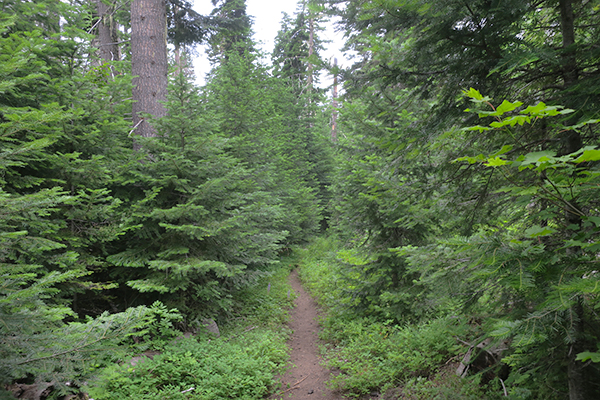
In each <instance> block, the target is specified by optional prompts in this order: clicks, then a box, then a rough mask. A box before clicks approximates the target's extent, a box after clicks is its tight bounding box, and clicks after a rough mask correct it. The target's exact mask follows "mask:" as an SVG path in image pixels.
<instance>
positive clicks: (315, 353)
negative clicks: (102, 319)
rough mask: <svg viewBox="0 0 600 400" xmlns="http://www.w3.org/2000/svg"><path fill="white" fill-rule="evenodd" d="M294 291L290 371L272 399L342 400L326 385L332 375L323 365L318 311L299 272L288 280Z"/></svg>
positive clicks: (284, 375)
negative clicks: (320, 350) (305, 288)
mask: <svg viewBox="0 0 600 400" xmlns="http://www.w3.org/2000/svg"><path fill="white" fill-rule="evenodd" d="M289 280H290V284H291V285H292V289H293V290H294V292H295V293H296V294H297V296H298V297H297V298H296V300H295V301H294V303H295V307H294V309H293V310H291V312H290V317H291V321H290V324H289V327H290V329H292V331H293V334H292V336H291V338H290V341H289V342H288V345H289V346H290V348H291V353H290V363H291V364H292V366H291V368H290V369H289V370H288V371H287V372H286V373H284V374H283V375H281V376H280V377H279V380H280V382H281V384H282V385H281V389H280V392H279V393H277V394H274V395H272V396H271V397H269V398H270V399H285V400H342V399H343V397H342V396H341V394H340V393H338V392H335V391H332V390H331V389H329V388H328V387H327V386H326V385H325V382H326V381H327V380H329V379H330V375H331V372H330V371H329V370H328V369H327V368H325V367H323V366H322V365H321V362H322V359H321V357H320V356H319V348H318V343H319V336H318V331H319V322H318V316H319V313H318V308H317V303H316V302H315V300H314V299H313V298H312V297H310V296H309V295H308V293H306V291H305V290H304V289H303V288H302V284H301V282H300V278H299V277H298V271H296V270H294V271H292V273H291V274H290V277H289Z"/></svg>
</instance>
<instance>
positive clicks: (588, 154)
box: [575, 146, 600, 163]
mask: <svg viewBox="0 0 600 400" xmlns="http://www.w3.org/2000/svg"><path fill="white" fill-rule="evenodd" d="M598 160H600V150H596V149H594V148H593V147H591V146H589V147H586V148H585V149H584V150H583V154H582V155H581V156H579V157H578V158H577V159H576V160H575V162H576V163H582V162H585V161H598Z"/></svg>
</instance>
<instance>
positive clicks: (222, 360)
mask: <svg viewBox="0 0 600 400" xmlns="http://www.w3.org/2000/svg"><path fill="white" fill-rule="evenodd" d="M289 272H290V268H289V263H285V262H283V263H281V265H280V266H279V267H277V268H276V269H274V270H273V271H272V274H271V275H269V276H266V277H264V278H262V279H261V280H260V281H259V283H258V284H256V285H254V286H252V287H250V288H247V289H245V290H243V291H241V292H238V293H237V294H236V296H235V298H234V300H235V301H234V304H235V307H234V308H233V309H232V310H231V312H232V315H231V316H230V317H229V320H228V322H227V323H224V324H222V325H220V326H219V328H220V331H221V336H220V337H218V338H217V337H215V336H213V335H212V334H210V333H208V332H201V333H200V334H198V335H195V336H191V337H188V338H185V337H183V333H182V332H177V331H176V330H173V329H172V328H171V326H173V324H172V322H173V320H174V319H176V317H173V315H174V314H173V313H171V314H170V317H166V318H162V319H161V320H160V322H159V323H158V324H154V325H155V326H154V328H153V329H151V332H148V336H150V337H152V339H151V340H150V341H149V342H147V343H146V345H145V346H144V349H146V350H154V349H157V348H158V350H159V354H157V355H155V356H154V357H153V358H152V359H151V358H146V357H144V358H142V359H141V360H139V361H138V362H137V363H136V364H135V365H132V363H131V362H130V359H123V360H119V362H116V363H114V364H111V365H108V366H106V367H105V368H102V369H101V370H100V372H99V374H98V375H97V378H96V379H95V380H94V381H91V382H90V385H89V386H88V387H87V388H86V391H87V392H88V394H89V396H90V398H93V399H95V400H101V399H107V400H108V399H144V400H154V399H156V400H159V399H161V400H162V399H197V400H212V399H215V400H216V399H260V398H263V397H264V396H266V395H268V394H269V393H270V392H271V391H272V390H275V388H274V387H273V385H274V380H273V377H274V376H275V375H276V374H277V373H280V372H281V371H282V370H283V369H284V368H285V366H286V365H287V361H288V348H287V345H286V341H287V339H288V337H289V334H290V331H289V330H288V329H287V327H286V322H287V320H288V309H289V308H290V307H291V305H292V302H293V295H292V294H291V292H290V286H289V284H288V281H287V277H288V275H289ZM165 315H167V314H166V313H165ZM169 318H170V319H171V321H169ZM165 332H166V334H165ZM153 333H154V335H153ZM173 336H177V337H173ZM166 337H170V339H169V340H168V341H166V340H165V338H166ZM165 342H167V343H166V344H165ZM154 344H156V346H155V345H154ZM132 355H135V354H132Z"/></svg>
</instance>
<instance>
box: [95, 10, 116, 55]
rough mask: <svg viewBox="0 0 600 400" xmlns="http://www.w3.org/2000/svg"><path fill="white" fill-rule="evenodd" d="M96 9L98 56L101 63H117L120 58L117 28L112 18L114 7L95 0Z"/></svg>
mask: <svg viewBox="0 0 600 400" xmlns="http://www.w3.org/2000/svg"><path fill="white" fill-rule="evenodd" d="M96 6H97V8H98V18H99V21H98V27H97V29H98V37H97V40H98V55H99V56H100V58H101V59H102V60H103V62H111V61H118V60H119V59H120V58H121V56H120V52H119V45H118V44H117V39H118V38H117V27H116V24H115V22H114V18H113V16H112V13H113V10H114V6H112V5H111V6H109V5H107V4H105V3H104V2H103V1H102V0H96Z"/></svg>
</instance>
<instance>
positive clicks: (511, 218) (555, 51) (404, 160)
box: [0, 0, 600, 400]
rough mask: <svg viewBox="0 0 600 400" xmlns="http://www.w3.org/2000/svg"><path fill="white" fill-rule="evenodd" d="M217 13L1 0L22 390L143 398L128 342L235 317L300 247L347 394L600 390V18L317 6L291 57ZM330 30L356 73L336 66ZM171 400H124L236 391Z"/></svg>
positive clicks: (564, 11) (7, 253) (307, 10)
mask: <svg viewBox="0 0 600 400" xmlns="http://www.w3.org/2000/svg"><path fill="white" fill-rule="evenodd" d="M213 5H214V6H215V8H214V11H213V12H212V13H211V14H210V15H199V14H197V13H196V12H194V11H193V9H192V7H191V5H190V4H189V3H187V2H186V1H183V0H181V1H180V0H169V1H166V2H165V1H164V0H132V1H120V0H117V1H116V2H114V1H103V0H97V1H79V0H76V1H75V0H74V1H68V2H67V1H58V0H37V1H19V0H14V1H11V0H3V1H2V2H1V3H0V76H1V77H2V80H1V81H0V143H1V148H0V198H1V200H0V359H1V361H2V362H1V363H0V384H1V385H2V387H0V390H3V391H4V393H3V394H2V395H1V396H0V397H2V396H5V397H6V396H10V395H9V394H8V391H7V390H8V389H9V387H10V385H11V384H13V383H15V382H20V383H22V384H33V383H35V384H36V385H37V386H35V387H36V390H37V389H39V390H40V393H41V392H42V391H43V390H45V389H47V387H48V386H50V382H51V383H52V385H53V387H54V391H53V392H52V394H51V395H50V396H54V398H58V396H67V395H69V393H78V390H79V388H81V387H87V385H90V382H97V381H94V379H96V378H95V377H97V376H98V374H102V373H104V374H105V376H108V377H109V378H105V381H101V382H113V383H114V382H115V381H119V379H117V376H120V377H123V376H124V375H123V374H125V373H126V372H127V371H125V369H123V370H119V371H121V372H118V371H117V370H115V368H117V369H118V368H119V367H116V366H115V365H117V364H118V363H117V362H118V361H119V357H122V354H123V353H121V351H125V350H123V349H129V350H131V349H134V348H136V349H138V351H142V350H147V349H148V348H156V349H158V350H161V351H164V352H165V353H164V354H171V353H169V352H168V351H167V350H166V349H167V348H168V343H169V342H170V341H171V340H172V339H173V338H174V337H177V336H178V333H177V332H180V333H181V332H184V331H196V330H201V329H202V327H203V326H204V325H207V321H208V322H210V323H213V322H215V321H216V322H217V323H219V324H222V323H225V322H227V321H232V320H235V319H236V318H238V314H237V312H238V310H239V308H240V304H242V303H243V298H245V297H244V296H247V294H248V293H249V292H248V291H251V290H252V288H253V287H256V286H257V285H258V284H259V283H260V282H265V281H264V279H265V278H269V277H274V276H278V274H281V264H282V263H281V257H282V256H288V257H289V255H290V254H291V253H293V254H304V257H305V261H304V262H303V267H302V268H304V271H305V272H303V274H304V276H305V279H306V280H307V282H310V285H312V287H313V290H314V291H315V292H316V293H318V294H319V297H320V298H321V299H322V301H323V302H324V304H327V307H328V308H329V309H330V310H331V312H332V313H334V314H335V315H337V316H338V317H337V319H332V320H329V322H328V323H329V329H330V330H329V331H328V332H330V333H329V334H328V335H329V337H328V338H327V340H329V342H330V343H331V344H332V346H333V348H332V350H331V352H329V353H328V354H329V356H328V359H329V362H330V364H331V365H332V366H336V367H337V368H338V370H339V372H340V374H339V375H338V376H337V377H336V378H335V379H334V384H335V385H339V387H340V389H342V390H345V391H346V392H347V393H351V394H354V395H356V396H361V395H362V396H368V395H369V393H371V392H372V391H373V390H375V389H377V390H382V391H383V392H385V391H386V390H387V391H389V393H392V394H390V396H391V395H393V393H396V396H397V397H395V398H408V397H402V396H403V394H402V393H400V392H397V388H398V387H401V386H403V385H404V387H405V389H406V388H409V387H410V388H412V389H411V390H414V391H415V392H414V393H417V394H414V395H413V396H414V397H412V398H436V396H438V397H437V398H457V399H458V398H460V399H462V398H482V396H483V397H484V398H495V397H510V398H514V399H527V398H531V399H565V398H569V399H570V400H579V399H592V398H597V397H598V396H600V385H599V384H598V382H600V380H599V377H600V370H599V368H598V362H600V349H599V346H600V337H599V333H600V318H599V317H598V309H599V308H600V302H599V297H598V293H599V291H600V289H599V281H600V274H599V273H598V269H599V268H598V252H599V251H600V243H599V242H598V238H599V233H600V212H599V206H600V205H599V201H600V177H599V175H600V169H599V164H598V161H599V160H600V150H599V149H598V145H599V143H598V141H599V136H598V133H599V132H598V126H597V123H598V122H599V121H600V120H599V119H598V118H600V116H599V110H600V96H599V95H600V46H599V45H598V43H600V18H599V13H600V5H599V4H598V3H597V2H595V1H591V0H536V1H513V0H508V1H504V2H499V1H493V0H491V1H490V0H475V1H470V2H464V1H458V0H444V1H442V0H433V1H421V0H408V1H404V0H403V1H401V0H385V1H384V0H380V1H362V0H353V1H340V0H329V1H317V0H303V1H300V2H299V4H298V11H297V13H295V14H294V15H293V16H289V15H285V16H284V18H283V20H282V26H281V30H280V32H279V34H278V36H277V38H276V42H275V48H274V49H273V52H272V53H271V54H270V57H268V56H265V55H264V54H260V52H259V51H258V50H257V49H256V46H255V44H254V43H253V41H252V27H251V19H250V18H249V16H248V15H247V14H246V7H245V2H244V0H213ZM332 17H335V18H337V20H338V21H339V22H338V28H339V29H340V30H342V31H343V32H344V33H345V37H346V49H347V50H351V51H353V53H354V54H356V63H355V64H354V65H353V66H352V67H350V68H348V69H346V70H341V69H339V68H337V67H336V66H334V65H330V64H329V62H327V61H325V60H323V59H322V58H321V57H320V52H321V50H322V42H321V41H320V39H319V31H320V27H321V26H323V25H324V24H325V23H328V22H327V21H328V18H332ZM199 43H204V44H209V48H210V49H209V51H208V53H207V54H206V55H202V56H205V57H209V58H210V60H211V62H212V65H213V69H212V71H211V73H210V75H209V77H208V82H207V84H206V85H205V86H203V87H197V86H195V85H194V84H193V74H192V72H191V71H190V69H189V66H188V65H189V64H188V61H189V60H190V57H191V54H192V53H193V52H194V45H195V44H199ZM323 71H328V72H329V73H330V74H332V75H334V76H336V77H338V78H339V81H340V85H341V87H342V85H343V90H341V87H340V93H342V94H341V95H340V97H339V98H337V97H334V98H328V96H327V93H329V92H328V91H326V90H324V89H322V88H321V87H322V86H324V85H322V84H319V82H318V77H319V74H320V73H321V72H323ZM336 80H337V78H336ZM334 92H336V93H337V87H336V90H334ZM316 238H320V239H319V240H318V241H317V244H314V242H315V239H316ZM324 238H327V239H324ZM310 243H313V244H312V246H313V247H311V248H312V249H313V250H312V251H309V252H308V253H306V251H305V252H304V253H302V250H299V249H301V248H302V247H306V246H307V245H309V244H310ZM318 255H322V256H323V259H320V260H318V259H317V258H315V257H317V256H318ZM307 260H308V261H307ZM311 260H312V261H311ZM324 260H325V261H324ZM269 279H270V278H269ZM273 279H274V278H273ZM268 290H271V284H270V283H269V286H268ZM281 293H282V294H281V296H282V299H283V300H282V303H273V304H272V305H273V307H275V308H278V307H279V308H280V307H283V306H282V304H284V303H285V294H284V292H283V291H282V292H281ZM288 300H289V294H288ZM253 307H256V309H259V308H260V307H262V306H260V307H259V305H255V306H253ZM260 309H262V308H260ZM274 315H275V314H269V316H270V317H269V318H272V319H275V318H283V317H281V316H277V317H274ZM326 336H327V335H326ZM265 337H266V336H265V335H262V336H260V338H259V335H257V336H256V338H255V341H256V343H261V345H260V346H259V347H260V348H261V354H264V353H265V352H267V351H266V350H265V349H267V348H268V347H269V345H270V344H272V343H279V341H281V340H280V339H281V338H279V337H278V338H275V336H273V337H268V338H267V339H265ZM391 338H393V339H394V341H392V340H391ZM361 340H364V346H363V347H360V346H362V344H361V343H363V342H361ZM392 342H393V343H395V344H392ZM186 343H188V342H186ZM229 344H230V345H232V346H233V345H234V344H233V342H232V343H229ZM229 344H228V345H229ZM140 346H146V347H144V348H141V347H140ZM186 346H190V347H189V349H188V348H187V347H186V349H185V351H188V353H189V352H193V351H201V352H203V353H202V354H212V353H210V352H211V351H213V350H211V349H210V340H208V339H206V340H205V341H204V342H202V341H197V342H194V344H189V343H188V344H186ZM194 346H204V347H201V348H198V347H194ZM223 346H225V345H223ZM261 346H262V347H261ZM394 346H396V347H394ZM180 347H181V346H180ZM183 347H185V346H183ZM223 348H225V347H223ZM248 348H249V347H248V346H247V345H246V347H244V349H245V350H243V351H244V352H245V353H244V354H245V355H246V356H247V357H249V358H253V357H254V358H256V357H259V356H258V355H257V353H253V352H252V351H250V350H248ZM407 348H410V349H412V350H411V351H412V353H411V354H412V355H411V356H410V357H412V358H408V359H407V358H402V357H409V356H407V355H406V349H407ZM116 349H119V350H116ZM140 349H141V350H140ZM171 351H175V350H173V349H171ZM177 351H181V349H179V350H177ZM224 351H226V352H229V353H230V354H234V353H235V352H236V351H241V350H239V349H238V348H236V349H231V348H229V347H227V349H226V350H224ZM188 353H184V352H182V353H181V354H180V353H177V354H178V355H177V357H180V358H174V359H173V360H172V361H173V362H174V363H175V364H177V363H178V362H182V361H181V360H183V359H185V360H187V358H185V357H188V358H189V355H188ZM173 354H174V353H173ZM190 354H191V353H190ZM207 357H208V356H207ZM210 357H216V358H215V360H219V359H220V358H219V357H218V356H214V355H210ZM270 357H271V358H272V360H271V361H272V362H273V363H275V361H274V360H276V359H279V358H281V355H280V354H277V355H273V354H271V356H270ZM482 358H483V361H482ZM177 360H179V361H177ZM340 360H345V361H344V362H343V363H342V362H341V361H340ZM407 360H412V361H414V363H412V361H411V362H408V361H407ZM450 362H453V363H455V364H458V366H459V368H462V370H461V373H460V374H459V375H462V378H460V379H462V381H460V382H461V383H456V382H454V381H452V382H454V383H452V384H453V385H459V386H452V387H444V384H445V383H440V382H439V381H437V380H436V379H437V378H439V376H440V375H439V374H438V373H439V372H440V371H443V366H444V365H447V364H448V363H450ZM361 363H362V364H361ZM400 364H402V365H403V366H404V367H406V368H408V370H401V368H399V367H398V365H400ZM265 365H266V364H265ZM453 365H454V364H453ZM111 368H113V369H112V370H111ZM224 368H225V367H224ZM240 368H241V369H246V370H247V371H248V373H250V372H249V371H258V370H260V371H262V370H261V369H260V368H262V367H260V368H259V367H257V366H250V367H249V366H245V367H243V368H242V367H240ZM265 368H266V367H265ZM226 370H227V369H226V368H225V369H224V371H226ZM369 370H372V371H375V372H374V373H373V374H372V375H369V374H367V371H369ZM101 371H104V372H101ZM106 371H108V372H106ZM115 371H116V372H115ZM381 371H385V373H384V372H381ZM129 372H131V371H129ZM129 372H127V373H129ZM379 372H381V373H379ZM452 372H453V374H454V371H452ZM131 373H133V372H131ZM106 374H109V375H106ZM110 374H113V375H110ZM224 374H225V375H227V372H225V373H224ZM436 374H437V375H436ZM230 375H231V371H230ZM254 377H255V378H253V379H255V380H253V381H252V383H248V382H249V381H246V383H245V384H240V385H239V388H238V389H239V390H243V388H247V387H254V386H253V385H255V384H256V385H258V383H257V382H258V381H259V379H258V378H256V376H254ZM436 377H437V378H436ZM122 379H125V378H122ZM131 379H133V378H131ZM190 379H191V378H190ZM378 379H379V380H378ZM381 379H385V381H383V380H381ZM269 381H270V378H269V375H268V373H267V372H265V373H264V375H261V378H260V382H261V383H260V385H263V386H264V387H265V389H264V390H263V389H261V391H255V392H252V393H251V394H249V392H248V393H247V392H243V391H240V392H239V393H238V392H235V391H234V390H233V389H231V388H229V389H228V392H227V393H228V394H227V396H233V397H230V398H261V396H264V395H266V394H268V391H269V390H270V389H269ZM41 382H45V383H47V384H46V385H45V386H44V385H42V384H41ZM123 382H124V381H121V383H122V385H123V387H125V383H123ZM132 382H133V381H132ZM407 382H408V383H407ZM436 382H437V383H436ZM444 382H446V381H444ZM446 383H447V382H446ZM213 384H214V383H213ZM223 384H224V383H223ZM227 384H232V383H231V382H228V383H227ZM91 385H92V386H93V385H94V384H93V383H92V384H91ZM102 385H103V384H102V383H99V384H97V388H96V389H91V390H96V392H95V393H96V394H95V396H96V398H110V395H107V393H109V394H110V393H111V391H113V393H114V390H116V389H115V387H112V388H108V387H107V386H106V387H105V386H102ZM106 385H108V384H106ZM136 385H137V386H141V384H139V382H138V383H137V384H136ZM411 385H412V386H411ZM154 387H155V389H156V387H159V389H160V390H163V389H164V390H172V393H171V392H169V393H171V394H169V395H168V396H171V395H172V396H173V397H168V396H167V395H166V394H165V393H167V392H161V393H162V394H161V393H159V394H152V395H150V394H145V395H141V394H139V393H138V394H136V395H134V394H131V393H130V394H129V395H125V394H123V395H122V396H124V397H123V398H125V397H127V398H148V399H150V398H157V399H158V398H199V399H200V398H202V399H204V398H226V397H224V396H225V395H223V394H219V393H220V392H219V393H217V392H214V393H212V394H206V393H205V394H204V395H201V394H198V395H197V396H199V397H182V396H184V394H185V392H186V390H182V387H175V388H170V389H169V388H166V387H163V386H160V385H158V384H155V385H154ZM256 387H258V386H256ZM261 387H262V386H261ZM98 388H100V389H98ZM103 388H104V389H103ZM5 389H6V390H5ZM183 389H185V388H183ZM86 390H87V389H86ZM103 390H104V392H103ZM236 390H237V389H236ZM394 390H396V392H394ZM406 390H409V389H406ZM234 392H235V393H238V394H237V395H233V394H232V393H234ZM102 393H104V395H106V396H109V397H102ZM148 393H150V392H148ZM196 393H199V392H198V391H196ZM406 393H408V392H405V394H406ZM187 395H189V396H192V395H193V394H192V392H189V393H188V394H187ZM37 396H38V397H37V398H40V396H41V394H38V395H37ZM45 396H47V394H45ZM136 396H137V397H136ZM140 396H141V397H140ZM153 396H154V397H153ZM177 396H179V397H177ZM202 396H204V397H202ZM211 396H212V397H211ZM407 396H408V395H407ZM439 396H442V397H439ZM6 398H11V397H6Z"/></svg>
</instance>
